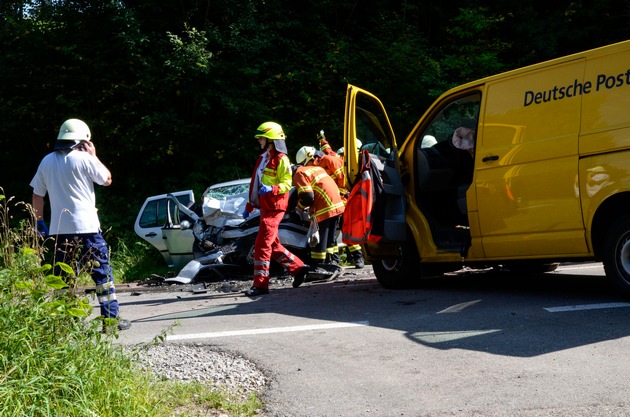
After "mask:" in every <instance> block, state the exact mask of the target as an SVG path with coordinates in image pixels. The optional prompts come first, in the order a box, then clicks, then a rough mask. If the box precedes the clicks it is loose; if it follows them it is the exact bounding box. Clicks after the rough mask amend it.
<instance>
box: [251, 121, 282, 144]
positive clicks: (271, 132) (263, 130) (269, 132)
mask: <svg viewBox="0 0 630 417" xmlns="http://www.w3.org/2000/svg"><path fill="white" fill-rule="evenodd" d="M255 137H256V139H258V138H261V137H262V138H267V139H270V140H285V139H286V135H285V134H284V131H283V130H282V126H280V125H279V124H278V123H276V122H265V123H263V124H261V125H260V126H258V129H256V135H255Z"/></svg>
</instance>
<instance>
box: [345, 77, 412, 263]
mask: <svg viewBox="0 0 630 417" xmlns="http://www.w3.org/2000/svg"><path fill="white" fill-rule="evenodd" d="M345 112H346V113H345V125H344V139H343V140H344V149H345V151H344V155H345V162H344V170H345V172H346V178H347V180H348V183H349V184H350V185H351V186H352V185H354V184H355V182H356V177H357V174H358V172H359V158H358V152H359V150H363V149H367V150H368V151H369V153H370V156H371V157H372V160H373V161H374V162H375V163H376V164H377V166H378V168H379V171H380V172H381V177H382V179H383V187H384V192H383V193H382V194H381V195H380V197H379V198H384V199H385V202H384V203H383V204H382V205H381V204H375V207H384V209H383V210H384V213H379V215H378V216H372V219H373V222H374V221H375V219H380V220H378V221H382V222H384V224H383V225H382V226H383V227H382V230H383V231H384V233H383V237H382V239H381V240H380V241H379V243H378V244H372V243H369V244H368V245H367V246H366V249H367V252H368V255H370V256H375V257H379V256H391V253H392V250H396V249H394V247H397V245H392V244H397V243H400V242H402V241H404V240H405V238H406V226H405V193H404V188H403V184H402V182H401V180H400V172H399V170H398V148H397V146H396V139H395V137H394V132H393V129H392V127H391V123H390V122H389V119H388V117H387V113H386V112H385V108H384V107H383V104H382V103H381V101H380V100H379V99H378V98H377V97H376V96H374V95H373V94H371V93H369V92H367V91H365V90H361V89H360V88H357V87H355V86H352V85H348V90H347V93H346V110H345ZM359 146H360V149H359ZM379 229H380V228H379Z"/></svg>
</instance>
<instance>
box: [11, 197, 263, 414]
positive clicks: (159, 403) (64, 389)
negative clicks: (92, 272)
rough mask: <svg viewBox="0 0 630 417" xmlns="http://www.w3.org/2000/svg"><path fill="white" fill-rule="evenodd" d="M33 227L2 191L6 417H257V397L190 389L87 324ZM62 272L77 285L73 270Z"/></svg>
mask: <svg viewBox="0 0 630 417" xmlns="http://www.w3.org/2000/svg"><path fill="white" fill-rule="evenodd" d="M13 209H19V210H21V212H20V213H19V216H18V217H21V219H17V218H14V217H13V216H12V214H11V210H13ZM10 222H13V223H15V224H16V226H15V227H11V225H10ZM34 224H35V216H34V215H33V210H32V207H31V206H29V205H27V204H24V203H17V204H12V199H8V198H6V197H5V196H4V195H3V194H2V189H0V334H1V335H2V337H0V416H3V417H14V416H15V417H18V416H20V417H25V416H26V417H58V416H64V417H94V416H99V417H120V416H125V417H147V416H151V417H162V416H164V417H166V416H201V415H214V412H213V411H212V410H215V409H221V410H224V411H226V412H227V413H229V415H239V416H241V415H243V416H253V415H255V413H256V412H257V411H256V410H258V409H260V407H261V404H260V402H259V401H258V399H257V398H255V396H254V397H252V398H250V399H248V400H247V401H245V402H238V401H237V402H233V401H231V400H230V399H229V396H228V395H227V394H226V395H221V394H220V393H216V392H213V390H212V387H211V386H207V385H204V384H198V383H193V384H190V385H188V387H185V386H183V384H182V383H175V382H170V381H160V380H158V379H157V377H156V376H154V375H153V374H151V373H147V372H145V371H142V370H140V367H139V365H137V364H136V362H134V361H133V360H132V355H131V354H129V352H128V351H125V349H123V348H122V346H121V345H120V344H116V343H114V341H115V338H116V337H117V336H118V335H117V333H116V332H114V334H113V335H109V334H104V333H102V331H101V325H102V323H101V322H100V321H99V320H91V321H88V317H89V316H90V314H91V312H92V307H91V304H90V302H89V300H88V299H87V298H85V296H80V295H78V294H76V293H75V291H74V286H73V285H69V283H68V282H66V281H64V280H63V279H62V278H61V277H59V276H56V275H54V274H53V267H52V265H51V264H49V263H46V262H45V258H46V256H45V254H46V244H43V241H42V239H41V238H40V237H39V236H38V234H37V231H36V229H35V227H34ZM58 266H59V267H61V268H62V270H63V271H64V272H65V273H66V274H67V275H68V276H69V277H71V280H73V279H74V275H73V274H74V271H72V268H70V266H68V265H66V264H59V265H58Z"/></svg>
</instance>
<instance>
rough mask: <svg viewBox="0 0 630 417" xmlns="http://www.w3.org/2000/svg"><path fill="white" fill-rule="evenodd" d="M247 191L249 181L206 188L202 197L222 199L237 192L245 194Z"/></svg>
mask: <svg viewBox="0 0 630 417" xmlns="http://www.w3.org/2000/svg"><path fill="white" fill-rule="evenodd" d="M248 191H249V181H248V182H247V183H243V184H234V185H225V186H222V187H216V188H212V187H211V188H208V189H207V190H206V193H205V195H204V197H206V198H216V199H222V198H226V197H230V196H233V195H237V194H243V193H244V194H247V192H248Z"/></svg>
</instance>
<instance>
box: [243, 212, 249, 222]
mask: <svg viewBox="0 0 630 417" xmlns="http://www.w3.org/2000/svg"><path fill="white" fill-rule="evenodd" d="M248 217H249V211H247V210H243V220H247V218H248Z"/></svg>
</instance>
